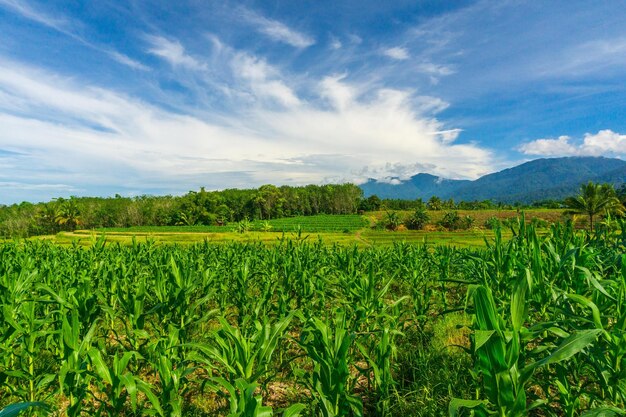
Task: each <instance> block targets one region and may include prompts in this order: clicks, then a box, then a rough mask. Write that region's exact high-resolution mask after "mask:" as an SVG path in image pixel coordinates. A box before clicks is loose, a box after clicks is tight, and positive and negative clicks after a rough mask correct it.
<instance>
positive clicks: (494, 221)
mask: <svg viewBox="0 0 626 417" xmlns="http://www.w3.org/2000/svg"><path fill="white" fill-rule="evenodd" d="M484 226H485V228H486V229H490V230H495V229H497V228H498V227H502V222H501V221H500V219H498V218H497V217H495V216H492V217H489V218H488V219H487V220H486V221H485V224H484Z"/></svg>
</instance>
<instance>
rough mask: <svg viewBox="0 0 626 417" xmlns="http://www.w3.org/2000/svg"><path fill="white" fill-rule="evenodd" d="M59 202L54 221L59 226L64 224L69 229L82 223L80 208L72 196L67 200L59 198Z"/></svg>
mask: <svg viewBox="0 0 626 417" xmlns="http://www.w3.org/2000/svg"><path fill="white" fill-rule="evenodd" d="M60 202H61V204H60V207H59V211H58V212H57V216H56V222H57V224H59V225H60V226H65V227H66V228H68V229H69V230H74V229H76V226H78V225H80V224H82V219H81V217H80V209H79V208H78V205H77V204H76V200H75V199H74V198H70V199H69V200H60Z"/></svg>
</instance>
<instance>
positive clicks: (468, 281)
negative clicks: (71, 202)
mask: <svg viewBox="0 0 626 417" xmlns="http://www.w3.org/2000/svg"><path fill="white" fill-rule="evenodd" d="M512 228H513V232H514V233H513V238H512V239H510V240H508V241H503V239H502V238H501V237H500V236H501V235H500V233H499V231H498V232H497V233H496V238H495V240H491V241H489V242H486V245H485V247H484V248H483V249H480V250H470V249H457V248H453V247H449V246H438V247H428V246H426V245H410V244H403V243H396V244H394V245H393V246H391V247H385V248H383V247H380V248H379V247H372V248H357V247H344V246H338V245H335V246H331V245H325V244H322V243H321V242H314V241H308V240H305V239H299V240H298V239H295V240H287V239H285V240H283V241H281V242H279V243H278V244H276V245H272V246H264V245H262V244H223V245H212V244H210V243H208V242H205V243H204V244H197V245H192V246H183V247H180V246H174V245H170V246H168V245H156V244H154V243H133V244H132V245H127V246H123V245H114V244H107V243H106V239H105V238H104V237H102V238H98V239H95V240H94V242H93V245H91V246H90V247H87V248H83V247H79V246H78V245H75V246H73V247H61V246H56V245H54V244H51V243H47V242H45V241H15V242H9V243H3V244H1V245H0V260H1V261H0V305H1V315H0V409H3V408H4V410H3V411H0V415H2V416H4V415H7V416H8V415H17V413H20V412H22V414H23V415H32V416H35V415H41V416H43V415H51V416H71V417H76V416H144V415H146V416H233V417H234V416H250V417H252V416H258V417H266V416H272V415H274V416H285V417H294V416H298V415H300V416H323V417H333V416H420V415H424V416H432V415H435V416H436V415H450V416H461V415H474V416H491V415H493V416H525V415H536V416H618V415H623V414H624V412H623V411H622V410H623V409H624V407H625V401H626V358H625V355H626V223H624V222H622V223H621V226H620V227H618V228H614V229H610V228H604V229H598V230H597V231H596V232H595V234H594V235H590V234H588V233H587V232H584V231H575V230H574V229H572V228H571V227H568V226H563V225H559V224H556V225H553V226H552V227H551V229H550V231H549V232H548V233H547V234H546V233H544V234H542V235H541V236H539V235H538V234H537V233H536V231H535V230H534V227H533V226H532V225H527V224H526V223H525V222H524V220H523V218H521V219H519V220H518V222H517V224H515V225H514V226H513V227H512Z"/></svg>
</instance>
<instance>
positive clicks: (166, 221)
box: [0, 184, 363, 238]
mask: <svg viewBox="0 0 626 417" xmlns="http://www.w3.org/2000/svg"><path fill="white" fill-rule="evenodd" d="M362 197H363V192H362V191H361V189H360V188H359V187H358V186H356V185H354V184H327V185H307V186H303V187H291V186H281V187H277V186H274V185H263V186H261V187H260V188H258V189H227V190H223V191H206V190H205V189H204V188H201V189H200V190H199V191H190V192H189V193H187V194H185V195H183V196H145V195H144V196H139V197H122V196H119V195H116V196H115V197H111V198H102V197H71V198H69V199H64V198H58V199H55V200H53V201H49V202H45V203H36V204H33V203H28V202H23V203H20V204H13V205H10V206H0V237H5V238H7V237H28V236H34V235H45V234H54V233H58V232H60V231H69V230H74V229H76V228H83V229H93V228H102V227H130V226H175V225H178V226H193V225H224V224H227V223H229V222H233V221H235V222H238V221H241V220H244V219H248V220H269V219H274V218H279V217H290V216H308V215H315V214H352V213H354V214H355V213H357V211H358V206H359V203H360V202H361V200H362Z"/></svg>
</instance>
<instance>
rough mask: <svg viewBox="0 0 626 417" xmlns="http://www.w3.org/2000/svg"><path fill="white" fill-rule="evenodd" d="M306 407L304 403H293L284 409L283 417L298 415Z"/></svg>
mask: <svg viewBox="0 0 626 417" xmlns="http://www.w3.org/2000/svg"><path fill="white" fill-rule="evenodd" d="M305 408H306V406H305V405H304V404H294V405H291V406H289V407H288V408H286V409H285V411H283V417H298V416H299V415H300V413H301V412H302V411H303V410H304V409H305Z"/></svg>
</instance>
